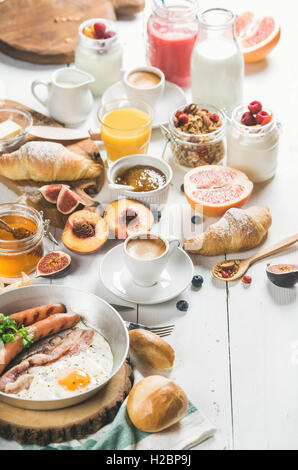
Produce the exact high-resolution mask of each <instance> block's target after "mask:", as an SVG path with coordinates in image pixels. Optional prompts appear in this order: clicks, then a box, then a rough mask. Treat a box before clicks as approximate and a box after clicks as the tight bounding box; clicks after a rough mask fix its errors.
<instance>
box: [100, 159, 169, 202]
mask: <svg viewBox="0 0 298 470" xmlns="http://www.w3.org/2000/svg"><path fill="white" fill-rule="evenodd" d="M135 165H148V166H152V167H153V168H157V169H158V170H160V171H162V172H163V173H164V174H165V176H166V183H165V184H164V185H163V186H161V187H160V188H158V189H154V190H153V191H140V192H137V191H130V190H128V189H112V191H113V192H114V193H115V195H116V199H117V198H123V197H125V198H128V199H135V200H136V201H140V202H142V203H143V204H146V205H147V206H150V205H155V206H162V205H163V204H165V203H166V202H167V199H168V195H169V190H170V183H171V181H172V178H173V171H172V168H171V167H170V165H169V164H168V163H167V162H165V161H164V160H162V159H161V158H157V157H151V156H149V155H129V156H127V157H123V158H119V160H116V161H115V163H113V165H112V166H111V167H110V168H109V169H108V182H109V183H110V184H115V178H116V176H117V175H118V174H119V173H121V172H122V171H124V170H126V169H127V168H131V167H133V166H135Z"/></svg>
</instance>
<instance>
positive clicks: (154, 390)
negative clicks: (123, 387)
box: [127, 375, 188, 432]
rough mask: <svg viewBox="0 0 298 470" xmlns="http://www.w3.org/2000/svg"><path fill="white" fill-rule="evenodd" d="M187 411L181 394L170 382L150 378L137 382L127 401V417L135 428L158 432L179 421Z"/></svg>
mask: <svg viewBox="0 0 298 470" xmlns="http://www.w3.org/2000/svg"><path fill="white" fill-rule="evenodd" d="M187 407H188V399H187V396H186V394H185V392H184V391H183V390H182V388H181V387H179V385H177V384H176V383H175V382H173V381H172V380H169V379H166V378H165V377H162V376H161V375H151V376H150V377H146V378H145V379H143V380H141V381H140V382H138V383H137V384H136V385H135V386H134V387H133V388H132V390H131V392H130V394H129V396H128V401H127V413H128V416H129V418H130V420H131V421H132V423H133V424H134V425H135V427H136V428H138V429H140V430H141V431H145V432H158V431H162V430H163V429H166V428H168V427H169V426H172V424H175V423H177V422H178V421H180V419H181V418H183V416H184V415H185V413H186V411H187Z"/></svg>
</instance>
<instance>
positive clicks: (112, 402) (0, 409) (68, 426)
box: [0, 359, 133, 446]
mask: <svg viewBox="0 0 298 470" xmlns="http://www.w3.org/2000/svg"><path fill="white" fill-rule="evenodd" d="M132 385H133V370H132V366H131V364H130V361H129V359H127V361H126V362H125V363H124V364H123V366H122V367H121V369H120V370H119V372H118V373H117V374H116V375H115V376H114V377H113V378H112V379H111V380H110V382H109V383H108V384H107V386H106V387H104V388H103V389H101V390H100V391H99V392H98V393H97V394H96V395H94V396H93V397H91V398H90V399H89V400H87V401H85V402H83V403H79V404H78V405H75V406H72V407H70V408H65V409H62V410H53V411H32V410H23V409H21V408H15V407H13V406H10V405H7V404H6V403H1V402H0V435H1V436H2V437H4V438H5V439H9V440H14V441H18V442H20V443H21V444H37V445H40V446H45V445H47V444H49V443H51V442H66V441H70V440H72V439H82V438H83V437H86V436H88V434H92V433H94V432H96V431H98V429H100V428H102V427H103V426H105V425H106V424H108V423H110V422H111V421H113V419H114V418H115V416H116V413H117V411H118V410H119V408H120V406H121V405H122V403H123V402H124V400H125V398H126V397H127V395H128V394H129V392H130V390H131V388H132Z"/></svg>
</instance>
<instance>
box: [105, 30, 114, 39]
mask: <svg viewBox="0 0 298 470" xmlns="http://www.w3.org/2000/svg"><path fill="white" fill-rule="evenodd" d="M115 35H116V33H115V32H114V31H107V32H106V34H105V39H109V38H113V37H114V36H115Z"/></svg>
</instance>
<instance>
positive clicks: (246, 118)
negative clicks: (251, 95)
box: [241, 111, 257, 126]
mask: <svg viewBox="0 0 298 470" xmlns="http://www.w3.org/2000/svg"><path fill="white" fill-rule="evenodd" d="M241 124H243V125H244V126H255V125H256V124H257V121H256V118H255V117H254V115H253V114H251V113H250V112H248V111H247V112H246V113H244V114H243V115H242V118H241Z"/></svg>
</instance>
